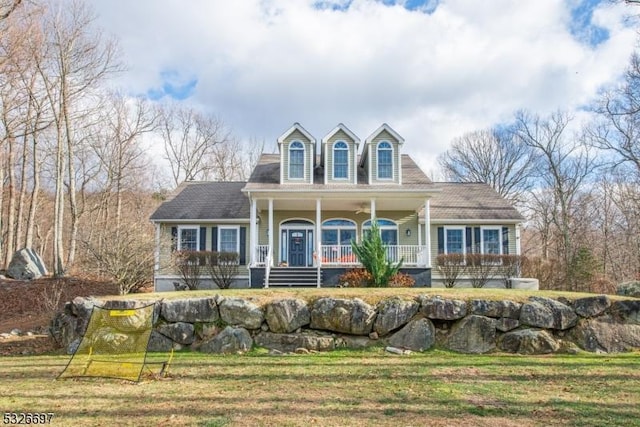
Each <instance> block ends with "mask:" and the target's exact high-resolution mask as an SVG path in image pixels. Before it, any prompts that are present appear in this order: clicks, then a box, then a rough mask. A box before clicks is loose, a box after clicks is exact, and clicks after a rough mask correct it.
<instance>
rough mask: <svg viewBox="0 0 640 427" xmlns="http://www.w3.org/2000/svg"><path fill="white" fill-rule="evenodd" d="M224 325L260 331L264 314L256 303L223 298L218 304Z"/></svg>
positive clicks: (240, 299)
mask: <svg viewBox="0 0 640 427" xmlns="http://www.w3.org/2000/svg"><path fill="white" fill-rule="evenodd" d="M218 307H219V309H220V318H221V319H222V321H223V322H224V323H226V324H227V325H231V326H238V327H241V328H246V329H260V326H261V325H262V322H264V313H263V312H262V310H261V309H260V307H258V306H257V305H255V304H254V303H252V302H251V301H247V300H245V299H242V298H223V299H222V300H220V301H219V302H218Z"/></svg>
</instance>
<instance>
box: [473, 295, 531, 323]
mask: <svg viewBox="0 0 640 427" xmlns="http://www.w3.org/2000/svg"><path fill="white" fill-rule="evenodd" d="M521 307H522V304H520V303H517V302H514V301H508V300H503V301H488V300H483V299H474V300H471V314H477V315H478V316H486V317H495V318H496V319H499V318H501V317H506V318H509V319H518V318H520V308H521Z"/></svg>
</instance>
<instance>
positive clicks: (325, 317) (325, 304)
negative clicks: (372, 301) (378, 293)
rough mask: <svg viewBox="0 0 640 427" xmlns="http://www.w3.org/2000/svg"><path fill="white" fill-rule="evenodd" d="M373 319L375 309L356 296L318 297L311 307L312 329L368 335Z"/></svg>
mask: <svg viewBox="0 0 640 427" xmlns="http://www.w3.org/2000/svg"><path fill="white" fill-rule="evenodd" d="M375 319H376V311H375V309H374V308H373V307H371V306H370V305H369V304H367V303H365V302H364V301H362V300H361V299H358V298H354V299H334V298H320V299H318V300H316V302H315V303H314V304H313V308H312V309H311V328H312V329H319V330H326V331H334V332H342V333H345V334H351V335H369V333H370V332H371V330H372V329H373V323H374V321H375Z"/></svg>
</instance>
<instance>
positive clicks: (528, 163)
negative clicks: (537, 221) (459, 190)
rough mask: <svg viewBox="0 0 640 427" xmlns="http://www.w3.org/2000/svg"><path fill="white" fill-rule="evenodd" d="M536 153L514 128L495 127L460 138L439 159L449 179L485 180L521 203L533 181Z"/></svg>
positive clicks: (499, 191) (506, 195) (514, 200)
mask: <svg viewBox="0 0 640 427" xmlns="http://www.w3.org/2000/svg"><path fill="white" fill-rule="evenodd" d="M536 154H537V153H536V151H535V150H534V149H533V148H532V147H531V146H529V145H527V144H525V143H524V142H523V141H522V140H521V139H519V138H517V137H515V135H514V134H513V132H512V131H511V130H510V129H507V128H493V129H488V130H481V131H475V132H470V133H467V134H465V135H463V136H461V137H459V138H456V139H455V140H454V141H453V143H452V144H451V148H450V149H449V150H447V151H446V152H445V153H443V154H442V155H441V156H440V157H439V159H438V161H439V163H440V167H441V168H442V170H443V171H444V173H445V176H446V177H447V179H448V180H451V181H458V182H484V183H486V184H489V185H490V186H491V187H493V189H495V190H496V192H498V194H500V195H501V196H503V197H505V198H507V199H509V200H511V201H513V202H514V203H521V202H522V201H523V199H524V193H525V192H526V191H528V190H529V189H530V188H531V185H532V182H533V180H532V176H533V172H534V170H535V169H534V168H535V163H536V162H535V156H536Z"/></svg>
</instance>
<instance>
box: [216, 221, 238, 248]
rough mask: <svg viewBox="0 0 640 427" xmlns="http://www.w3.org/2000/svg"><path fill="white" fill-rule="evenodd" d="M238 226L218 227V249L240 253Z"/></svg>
mask: <svg viewBox="0 0 640 427" xmlns="http://www.w3.org/2000/svg"><path fill="white" fill-rule="evenodd" d="M238 234H239V229H238V227H219V228H218V251H219V252H234V253H240V239H239V238H238Z"/></svg>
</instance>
